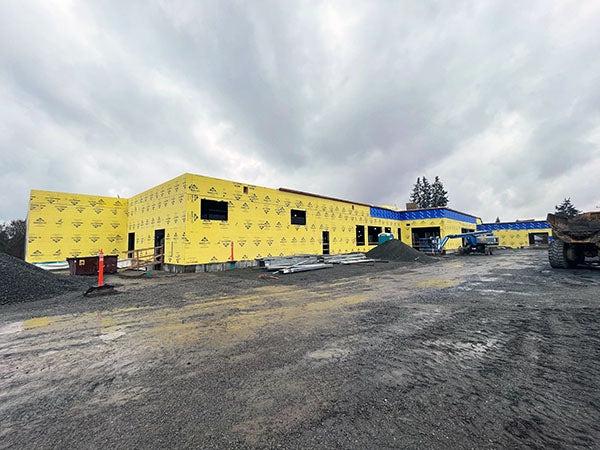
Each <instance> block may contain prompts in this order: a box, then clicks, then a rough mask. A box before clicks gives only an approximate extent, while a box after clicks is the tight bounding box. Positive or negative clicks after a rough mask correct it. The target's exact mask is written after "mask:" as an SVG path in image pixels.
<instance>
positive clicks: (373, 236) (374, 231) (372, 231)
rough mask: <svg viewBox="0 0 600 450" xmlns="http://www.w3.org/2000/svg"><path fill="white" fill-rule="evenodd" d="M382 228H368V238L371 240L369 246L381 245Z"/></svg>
mask: <svg viewBox="0 0 600 450" xmlns="http://www.w3.org/2000/svg"><path fill="white" fill-rule="evenodd" d="M381 230H382V228H381V227H367V237H368V239H369V245H377V244H379V233H381Z"/></svg>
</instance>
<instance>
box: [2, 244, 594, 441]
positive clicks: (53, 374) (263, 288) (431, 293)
mask: <svg viewBox="0 0 600 450" xmlns="http://www.w3.org/2000/svg"><path fill="white" fill-rule="evenodd" d="M258 274H259V272H258V271H256V270H244V271H232V272H228V273H222V274H197V275H196V274H189V275H181V276H176V277H158V278H155V279H145V278H140V279H133V280H123V279H119V280H116V283H117V284H120V286H119V288H118V289H119V290H120V291H121V292H120V293H119V294H117V295H114V296H109V297H104V298H96V299H85V300H84V299H83V298H82V297H81V296H80V294H78V293H71V294H67V295H63V296H61V297H55V298H52V299H47V300H42V301H39V302H34V303H29V304H18V305H10V307H7V308H3V309H2V310H0V313H1V315H0V425H1V426H0V448H10V447H14V448H33V447H35V448H64V447H76V448H83V447H86V448H90V447H93V448H97V447H106V446H110V447H117V448H157V447H204V448H206V447H278V446H281V447H286V448H306V447H320V448H326V447H327V448H330V447H344V448H374V447H436V448H448V447H465V448H467V447H468V448H474V447H478V448H480V447H508V446H510V447H524V446H528V447H547V446H555V447H578V446H580V447H595V446H598V445H599V442H600V271H594V270H574V271H557V270H552V269H550V268H549V265H548V263H547V259H546V255H545V253H544V252H543V251H517V252H512V251H511V252H503V253H500V254H498V255H494V256H491V257H484V256H471V257H454V258H446V259H443V260H441V261H440V262H439V263H437V264H433V265H429V266H422V265H383V264H380V265H374V266H372V267H356V268H352V267H350V268H343V269H341V268H334V269H329V270H328V271H326V270H323V271H319V273H305V274H294V275H289V276H285V277H286V278H280V279H279V280H274V279H268V280H261V279H258Z"/></svg>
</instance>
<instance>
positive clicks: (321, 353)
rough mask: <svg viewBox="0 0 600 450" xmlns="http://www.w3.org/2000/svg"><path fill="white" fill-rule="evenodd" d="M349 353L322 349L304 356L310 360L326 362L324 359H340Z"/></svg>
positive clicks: (340, 349) (335, 348) (337, 349)
mask: <svg viewBox="0 0 600 450" xmlns="http://www.w3.org/2000/svg"><path fill="white" fill-rule="evenodd" d="M349 354H350V352H349V351H348V350H346V349H344V348H339V347H331V348H322V349H320V350H315V351H314V352H310V353H308V354H307V355H306V356H307V357H308V358H311V359H317V360H321V361H322V360H326V359H340V358H344V357H346V356H348V355H349Z"/></svg>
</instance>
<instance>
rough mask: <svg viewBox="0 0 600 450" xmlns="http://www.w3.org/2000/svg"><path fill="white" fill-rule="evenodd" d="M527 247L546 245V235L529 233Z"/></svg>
mask: <svg viewBox="0 0 600 450" xmlns="http://www.w3.org/2000/svg"><path fill="white" fill-rule="evenodd" d="M529 245H548V233H529Z"/></svg>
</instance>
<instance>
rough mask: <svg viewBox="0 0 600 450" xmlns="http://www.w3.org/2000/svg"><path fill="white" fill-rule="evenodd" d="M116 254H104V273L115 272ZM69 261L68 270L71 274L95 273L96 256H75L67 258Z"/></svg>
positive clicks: (96, 265) (96, 266)
mask: <svg viewBox="0 0 600 450" xmlns="http://www.w3.org/2000/svg"><path fill="white" fill-rule="evenodd" d="M117 259H118V256H117V255H104V273H105V274H112V273H117ZM67 262H68V263H69V272H70V273H71V275H97V274H98V257H97V256H80V257H77V258H67Z"/></svg>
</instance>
